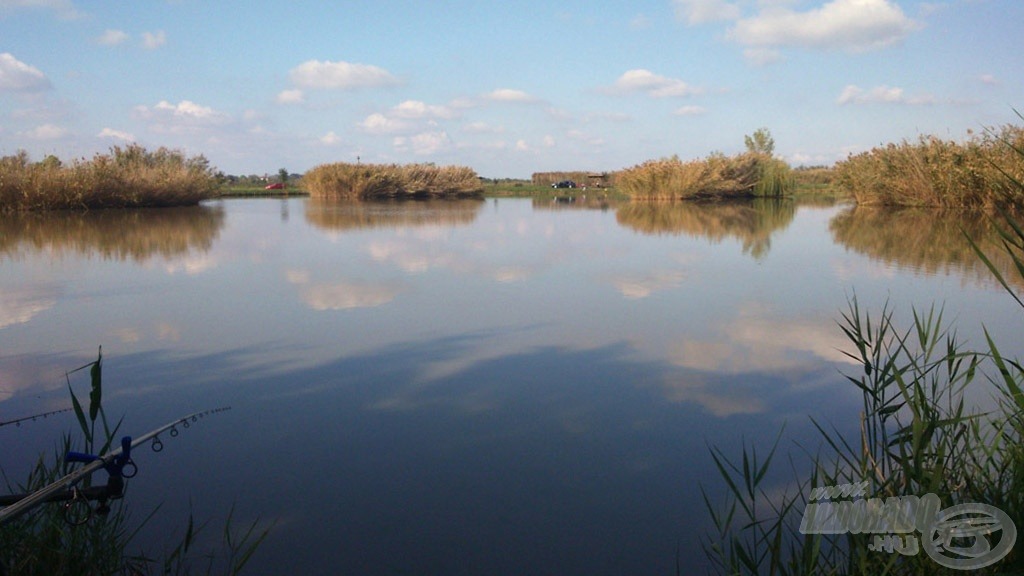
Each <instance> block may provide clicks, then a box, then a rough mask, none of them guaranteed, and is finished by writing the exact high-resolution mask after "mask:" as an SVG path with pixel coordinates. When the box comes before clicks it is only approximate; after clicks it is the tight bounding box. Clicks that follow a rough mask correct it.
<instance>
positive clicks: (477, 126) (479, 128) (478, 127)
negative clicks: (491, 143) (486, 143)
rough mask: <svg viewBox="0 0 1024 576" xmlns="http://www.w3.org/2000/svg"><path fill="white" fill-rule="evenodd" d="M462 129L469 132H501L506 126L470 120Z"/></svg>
mask: <svg viewBox="0 0 1024 576" xmlns="http://www.w3.org/2000/svg"><path fill="white" fill-rule="evenodd" d="M462 131H463V132H466V133H468V134H500V133H502V132H504V131H505V127H504V126H491V125H490V124H488V123H486V122H470V123H469V124H466V125H465V126H463V127H462Z"/></svg>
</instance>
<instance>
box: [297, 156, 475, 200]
mask: <svg viewBox="0 0 1024 576" xmlns="http://www.w3.org/2000/svg"><path fill="white" fill-rule="evenodd" d="M302 181H303V183H304V184H305V186H306V189H307V190H308V191H309V193H310V196H311V197H313V198H351V199H356V200H368V199H375V198H376V199H402V198H466V197H475V196H480V195H482V194H483V184H481V182H480V178H479V177H478V176H477V175H476V172H474V171H473V170H472V169H471V168H466V167H464V166H434V165H433V164H405V165H399V164H349V163H344V162H339V163H335V164H321V165H320V166H316V167H315V168H313V169H312V170H310V171H309V172H307V173H306V174H305V176H303V178H302Z"/></svg>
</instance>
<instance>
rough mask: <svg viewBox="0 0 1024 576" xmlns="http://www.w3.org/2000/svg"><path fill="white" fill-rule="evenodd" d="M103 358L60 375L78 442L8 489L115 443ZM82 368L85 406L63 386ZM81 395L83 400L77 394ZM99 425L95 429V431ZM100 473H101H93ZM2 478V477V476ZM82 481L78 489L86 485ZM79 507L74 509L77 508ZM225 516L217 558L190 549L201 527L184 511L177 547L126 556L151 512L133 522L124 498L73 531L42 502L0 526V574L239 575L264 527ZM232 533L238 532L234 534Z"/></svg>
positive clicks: (54, 474) (42, 479) (44, 478)
mask: <svg viewBox="0 0 1024 576" xmlns="http://www.w3.org/2000/svg"><path fill="white" fill-rule="evenodd" d="M102 367H103V354H102V348H101V349H100V352H99V354H98V357H97V359H96V360H95V361H93V362H89V363H88V364H85V365H84V366H81V367H79V368H76V369H75V370H72V371H71V372H68V373H67V376H68V392H69V394H70V396H71V404H72V408H73V410H74V413H75V418H76V420H77V422H78V432H79V433H80V435H81V439H80V440H73V438H72V434H70V433H67V434H65V435H64V436H63V438H62V441H61V443H60V445H59V446H58V449H57V450H56V453H55V454H54V456H53V461H52V462H47V459H46V458H45V457H44V456H40V457H39V459H38V461H37V462H36V463H35V466H34V467H33V469H32V471H31V472H30V474H29V477H28V479H27V480H26V482H25V483H23V484H20V485H18V486H11V485H10V484H8V486H7V488H8V490H12V491H16V492H21V493H30V492H33V491H35V490H38V489H40V488H42V487H44V486H46V485H48V484H50V483H52V482H54V481H56V480H58V479H59V478H61V477H63V476H65V475H66V474H67V473H69V472H70V471H71V470H70V465H69V464H68V463H67V462H65V461H64V455H65V454H67V453H68V452H69V451H71V450H79V451H83V452H85V453H87V454H98V455H102V454H105V453H107V452H108V451H109V450H110V449H111V448H112V446H113V445H114V443H115V438H116V437H117V434H118V431H119V430H120V428H121V423H122V421H123V419H121V420H118V421H117V422H116V423H112V422H111V421H109V420H108V419H107V415H106V413H105V411H104V410H103V369H102ZM79 371H87V372H88V374H89V393H88V401H87V402H82V401H80V400H79V397H78V395H77V394H76V393H75V391H74V388H73V387H72V384H71V378H70V376H71V374H74V373H75V372H79ZM83 398H84V397H83ZM97 426H99V428H97ZM100 474H102V473H100ZM4 478H6V475H4ZM90 481H91V479H90V478H86V479H83V480H82V483H81V485H80V486H79V487H85V486H88V485H89V482H90ZM86 505H87V503H83V502H79V503H77V504H74V506H78V507H82V506H86ZM233 511H234V509H233V508H232V512H231V513H229V514H228V518H227V520H226V522H225V527H224V532H223V548H222V549H221V551H220V553H214V554H205V553H201V552H200V551H198V550H196V547H197V539H198V536H199V533H200V532H201V531H202V530H203V529H204V527H205V526H206V523H198V524H197V523H196V521H195V519H194V517H193V515H192V514H191V513H189V515H188V522H187V525H186V529H185V531H184V534H182V535H181V537H180V538H178V539H177V540H176V541H177V544H176V545H175V546H174V547H173V548H172V549H171V550H170V551H169V552H166V553H165V554H164V555H163V557H162V558H161V559H157V558H152V557H149V556H146V555H143V554H137V553H133V552H132V551H131V548H132V545H133V543H134V539H135V537H136V535H137V534H138V533H139V531H140V530H141V529H142V527H143V526H144V525H145V524H146V523H147V522H148V521H149V520H150V519H151V518H153V516H154V515H155V513H156V511H155V510H154V511H153V512H152V513H150V514H149V515H147V516H145V517H144V518H142V519H141V521H140V522H134V521H133V518H132V515H131V513H130V511H129V510H128V506H127V505H126V504H125V501H124V500H121V499H117V500H114V501H112V502H110V510H109V512H108V513H106V514H99V513H96V514H93V515H92V517H91V518H90V519H87V521H85V522H84V523H82V524H80V525H76V526H71V525H69V524H68V522H67V520H68V512H67V511H66V510H65V508H64V506H61V505H59V504H55V503H50V504H43V505H41V506H40V507H39V508H37V509H36V510H33V511H31V512H29V513H26V514H25V515H24V516H21V517H19V518H17V519H14V520H12V521H10V522H7V523H4V524H2V525H0V574H3V575H5V576H6V575H8V574H10V575H15V574H17V575H19V576H21V575H24V576H34V575H39V576H53V575H65V574H66V575H77V574H133V575H140V576H141V575H146V574H163V575H168V574H199V573H204V574H211V573H213V572H214V569H215V568H217V569H218V573H223V574H239V573H241V572H242V571H243V570H244V568H245V567H246V565H247V564H248V563H249V562H250V560H251V559H252V556H253V554H254V553H255V552H256V550H257V549H258V548H259V546H260V545H261V544H262V543H263V540H264V539H265V538H266V537H267V534H268V533H269V529H266V530H263V531H258V530H257V528H256V527H257V525H258V522H259V521H258V519H257V520H256V521H254V522H253V523H252V524H250V525H248V526H245V527H238V526H236V522H235V520H234V518H233ZM239 528H240V529H239Z"/></svg>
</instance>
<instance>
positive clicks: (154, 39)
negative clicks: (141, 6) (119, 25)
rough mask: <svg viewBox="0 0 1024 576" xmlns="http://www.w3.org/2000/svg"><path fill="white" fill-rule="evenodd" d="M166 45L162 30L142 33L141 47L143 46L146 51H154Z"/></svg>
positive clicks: (165, 37) (165, 35) (165, 36)
mask: <svg viewBox="0 0 1024 576" xmlns="http://www.w3.org/2000/svg"><path fill="white" fill-rule="evenodd" d="M166 43H167V34H165V33H164V31H163V30H157V31H156V32H143V33H142V45H143V46H145V47H146V49H147V50H155V49H157V48H159V47H161V46H163V45H164V44H166Z"/></svg>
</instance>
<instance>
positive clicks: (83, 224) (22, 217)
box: [0, 206, 224, 262]
mask: <svg viewBox="0 0 1024 576" xmlns="http://www.w3.org/2000/svg"><path fill="white" fill-rule="evenodd" d="M223 227H224V210H223V209H222V208H220V207H212V206H190V207H182V208H159V209H156V208H149V209H145V208H142V209H126V210H97V211H91V212H63V211H56V212H17V213H12V214H8V215H6V216H4V218H3V219H0V255H3V256H4V257H7V258H23V257H26V256H28V255H31V254H34V253H39V252H45V253H46V254H47V255H50V256H52V257H58V258H65V257H70V256H84V257H86V258H91V257H94V256H96V257H99V258H101V259H103V260H120V261H126V260H132V261H136V262H144V261H146V260H149V259H150V258H152V257H154V256H160V257H164V258H170V257H176V256H182V255H185V254H188V253H189V252H191V251H193V250H199V251H203V252H205V251H208V250H209V249H210V248H211V247H212V246H213V242H214V240H216V239H217V236H218V235H219V234H220V231H221V229H222V228H223Z"/></svg>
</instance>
